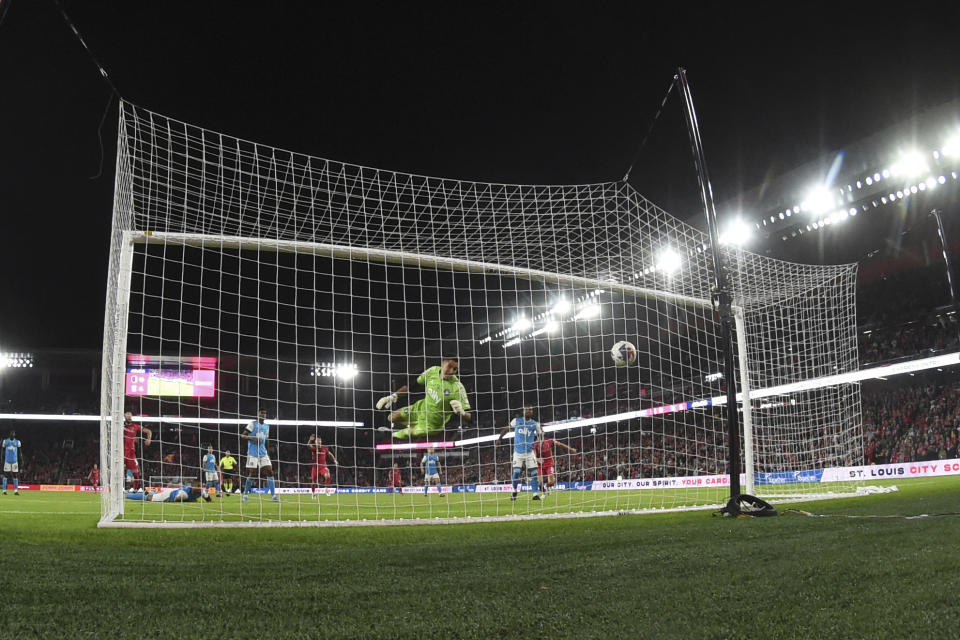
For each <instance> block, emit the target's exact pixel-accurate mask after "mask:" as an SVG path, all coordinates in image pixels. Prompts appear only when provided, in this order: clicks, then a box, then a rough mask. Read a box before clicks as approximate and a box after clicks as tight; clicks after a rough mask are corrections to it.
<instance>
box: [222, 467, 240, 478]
mask: <svg viewBox="0 0 960 640" xmlns="http://www.w3.org/2000/svg"><path fill="white" fill-rule="evenodd" d="M220 471H221V473H223V477H224V478H226V477H229V476H235V475H237V470H236V469H226V468H224V469H221V470H220Z"/></svg>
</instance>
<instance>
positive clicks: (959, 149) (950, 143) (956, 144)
mask: <svg viewBox="0 0 960 640" xmlns="http://www.w3.org/2000/svg"><path fill="white" fill-rule="evenodd" d="M940 152H941V153H942V154H943V155H945V156H947V157H948V158H960V133H958V134H954V136H953V137H952V138H950V139H949V140H947V142H946V143H945V144H944V145H943V149H941V150H940Z"/></svg>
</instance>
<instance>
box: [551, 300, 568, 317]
mask: <svg viewBox="0 0 960 640" xmlns="http://www.w3.org/2000/svg"><path fill="white" fill-rule="evenodd" d="M552 311H553V313H555V314H556V315H558V316H562V315H563V314H565V313H567V312H568V311H570V301H569V300H567V299H566V298H560V299H559V300H557V301H556V302H554V303H553V309H552Z"/></svg>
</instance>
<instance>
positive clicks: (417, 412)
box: [396, 400, 445, 436]
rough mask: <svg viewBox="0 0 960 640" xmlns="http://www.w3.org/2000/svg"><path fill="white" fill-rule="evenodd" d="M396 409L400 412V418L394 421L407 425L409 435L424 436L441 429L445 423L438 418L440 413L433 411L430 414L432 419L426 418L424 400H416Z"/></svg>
mask: <svg viewBox="0 0 960 640" xmlns="http://www.w3.org/2000/svg"><path fill="white" fill-rule="evenodd" d="M398 411H399V412H400V418H399V419H398V420H397V421H396V422H399V423H400V424H405V425H407V426H408V427H409V431H410V435H413V436H425V435H429V434H431V433H436V432H437V431H442V430H443V426H444V424H445V423H444V422H443V421H442V419H440V420H438V418H441V416H442V414H440V413H433V414H431V416H432V417H433V420H432V421H431V420H430V419H428V417H427V411H426V403H425V401H424V400H417V401H416V402H414V403H413V404H410V405H407V406H405V407H403V408H402V409H398Z"/></svg>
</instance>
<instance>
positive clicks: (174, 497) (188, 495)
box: [127, 480, 210, 502]
mask: <svg viewBox="0 0 960 640" xmlns="http://www.w3.org/2000/svg"><path fill="white" fill-rule="evenodd" d="M199 498H203V499H204V500H206V501H207V502H210V496H209V495H207V492H206V491H205V490H204V489H203V487H202V486H201V485H200V481H199V480H194V481H193V484H191V485H190V486H185V487H170V488H169V489H162V490H160V491H154V492H151V493H137V492H135V491H131V492H130V493H128V494H127V500H141V501H143V502H196V501H197V500H198V499H199Z"/></svg>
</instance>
